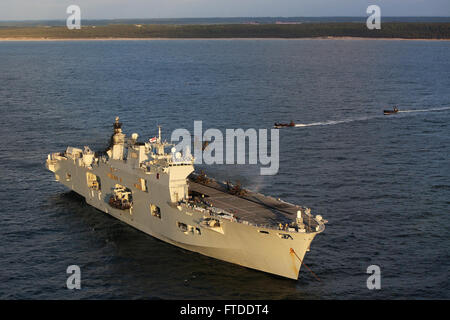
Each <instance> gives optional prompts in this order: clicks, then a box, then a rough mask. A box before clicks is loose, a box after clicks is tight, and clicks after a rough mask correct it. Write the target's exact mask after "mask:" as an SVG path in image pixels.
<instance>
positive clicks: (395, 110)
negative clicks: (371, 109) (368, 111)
mask: <svg viewBox="0 0 450 320" xmlns="http://www.w3.org/2000/svg"><path fill="white" fill-rule="evenodd" d="M398 111H399V110H398V107H397V106H394V107H393V108H392V110H383V114H384V115H386V116H387V115H390V114H395V113H397V112H398Z"/></svg>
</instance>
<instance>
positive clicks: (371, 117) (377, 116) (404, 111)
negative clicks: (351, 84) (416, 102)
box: [295, 107, 450, 127]
mask: <svg viewBox="0 0 450 320" xmlns="http://www.w3.org/2000/svg"><path fill="white" fill-rule="evenodd" d="M442 110H450V107H443V108H432V109H422V110H399V111H398V113H401V112H403V113H412V112H432V111H442ZM380 112H381V111H380ZM383 117H389V118H390V117H395V115H389V116H384V115H376V116H366V117H357V118H348V119H342V120H328V121H321V122H312V123H297V124H296V125H295V126H296V127H313V126H329V125H335V124H341V123H348V122H354V121H367V120H370V119H374V118H383Z"/></svg>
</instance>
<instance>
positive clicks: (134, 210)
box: [46, 117, 327, 279]
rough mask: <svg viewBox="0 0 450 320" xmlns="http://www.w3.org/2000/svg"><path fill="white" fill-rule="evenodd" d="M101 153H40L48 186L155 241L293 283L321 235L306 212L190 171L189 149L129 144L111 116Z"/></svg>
mask: <svg viewBox="0 0 450 320" xmlns="http://www.w3.org/2000/svg"><path fill="white" fill-rule="evenodd" d="M113 128H114V133H113V135H112V137H111V141H110V146H109V148H108V149H107V150H106V151H104V152H93V151H92V150H91V149H90V148H89V147H88V146H85V147H84V150H82V149H79V148H75V147H67V149H66V150H65V151H64V152H56V153H51V154H49V155H48V158H47V160H46V168H47V169H48V170H50V171H51V172H53V173H54V175H55V180H56V181H58V182H60V183H62V184H63V185H65V186H66V187H67V188H69V189H71V190H73V191H75V192H76V193H78V194H79V195H81V196H82V197H84V198H85V200H86V202H87V203H88V204H89V205H91V206H93V207H95V208H97V209H99V210H101V211H103V212H105V213H107V214H109V215H111V216H113V217H115V218H117V219H119V220H121V221H123V222H125V223H127V224H129V225H131V226H133V227H134V228H136V229H138V230H141V231H143V232H145V233H147V234H149V235H151V236H153V237H155V238H158V239H160V240H162V241H165V242H167V243H170V244H172V245H175V246H177V247H180V248H183V249H186V250H190V251H194V252H197V253H200V254H203V255H205V256H208V257H212V258H216V259H219V260H223V261H227V262H230V263H234V264H237V265H241V266H244V267H248V268H252V269H256V270H260V271H263V272H267V273H271V274H275V275H278V276H282V277H286V278H290V279H298V276H299V271H300V267H301V265H302V264H303V259H304V257H305V254H306V252H307V251H309V248H310V244H311V241H312V240H313V239H314V237H315V236H316V235H317V234H319V233H321V232H323V231H324V229H325V223H326V222H327V221H326V220H324V219H323V218H322V217H321V216H320V215H316V216H313V215H312V214H311V210H310V209H309V208H306V207H302V206H298V205H294V204H291V203H288V202H285V201H282V200H281V199H275V198H273V197H268V196H264V195H262V194H260V193H257V192H252V191H249V190H245V189H243V188H242V187H241V186H240V184H238V183H236V184H231V183H230V182H219V181H217V180H214V179H211V178H209V177H207V176H206V175H205V174H204V173H203V172H200V173H195V172H194V158H193V157H192V155H190V152H189V150H187V152H185V153H186V154H182V153H181V152H176V150H175V148H173V147H172V148H171V149H170V150H168V152H166V149H169V148H170V147H171V144H170V143H168V142H167V141H162V139H161V127H159V131H158V135H157V136H156V137H154V138H152V139H149V140H148V142H140V141H138V138H139V136H138V135H137V134H136V133H133V134H132V135H131V137H130V139H127V138H126V135H125V134H124V133H123V132H122V124H121V123H120V122H119V118H118V117H117V118H116V121H115V123H114V125H113Z"/></svg>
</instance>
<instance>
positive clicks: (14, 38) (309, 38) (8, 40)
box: [0, 36, 450, 42]
mask: <svg viewBox="0 0 450 320" xmlns="http://www.w3.org/2000/svg"><path fill="white" fill-rule="evenodd" d="M158 40H160V41H161V40H164V41H165V40H197V41H198V40H216V41H217V40H390V41H450V39H430V38H411V39H409V38H369V37H348V36H347V37H305V38H282V37H267V38H261V37H259V38H258V37H255V38H252V37H247V38H245V37H230V38H155V37H152V38H123V37H117V38H112V37H99V38H35V37H8V38H0V42H21V41H23V42H25V41H36V42H41V41H43V42H52V41H158Z"/></svg>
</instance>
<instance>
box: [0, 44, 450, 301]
mask: <svg viewBox="0 0 450 320" xmlns="http://www.w3.org/2000/svg"><path fill="white" fill-rule="evenodd" d="M394 104H398V105H399V108H400V110H401V111H405V112H400V113H398V114H397V115H394V116H383V114H382V110H383V109H384V107H385V106H392V105H394ZM0 110H1V117H0V190H1V191H0V201H1V202H0V203H1V206H0V244H1V245H0V298H1V299H80V298H81V299H118V298H126V299H128V298H131V299H158V298H162V299H203V298H207V299H356V298H358V299H436V298H437V299H448V298H450V283H449V270H450V250H449V249H450V237H449V231H450V219H449V213H450V161H449V155H450V42H448V41H384V40H348V41H347V40H234V41H233V40H187V41H185V40H171V41H86V42H84V41H73V42H71V41H61V42H0ZM116 115H118V116H120V119H121V121H122V122H123V123H124V125H123V128H124V131H125V132H126V133H128V134H131V133H132V132H138V133H140V136H141V137H143V138H144V137H153V136H154V135H155V134H156V133H157V129H156V125H158V124H160V125H162V127H163V135H165V137H166V138H169V136H170V133H171V131H172V130H174V129H176V128H186V129H188V130H192V128H193V122H194V120H202V121H203V127H204V128H205V129H206V128H218V129H220V130H223V132H225V129H226V128H243V129H247V128H256V129H259V128H270V127H271V126H272V125H273V123H274V122H276V121H277V122H278V121H283V122H288V121H290V120H293V121H295V122H296V123H298V124H302V125H303V126H301V127H295V128H289V129H282V130H280V170H279V172H278V174H277V175H275V176H261V175H259V167H258V166H238V165H223V166H218V165H215V166H206V165H203V166H200V167H199V168H202V169H204V170H206V172H207V173H208V174H209V175H210V176H213V177H216V178H218V179H231V180H233V181H235V180H240V181H241V182H242V184H243V185H244V186H245V187H247V188H250V189H253V190H257V191H259V192H262V193H264V194H268V195H273V196H275V197H280V198H281V199H284V200H286V201H289V202H293V203H296V204H301V205H305V206H308V207H311V208H312V210H313V213H314V214H320V215H322V216H323V217H324V218H325V219H327V220H328V221H329V223H328V224H327V228H326V230H325V232H323V233H322V234H320V235H318V236H317V237H316V239H315V240H314V241H313V243H312V245H311V251H310V252H309V253H307V255H306V258H305V263H306V264H307V265H308V267H310V268H311V270H313V271H314V273H315V274H316V275H317V276H318V277H319V278H320V280H321V281H320V282H319V281H318V280H316V278H315V277H314V276H313V275H312V274H311V273H310V272H309V271H308V270H307V269H306V268H302V270H301V271H300V277H299V279H298V281H293V280H287V279H283V278H280V277H276V276H273V275H269V274H265V273H262V272H257V271H253V270H250V269H246V268H243V267H240V266H236V265H231V264H228V263H225V262H221V261H218V260H215V259H211V258H207V257H204V256H200V255H198V254H195V253H192V252H187V251H184V250H182V249H179V248H176V247H174V246H171V245H169V244H166V243H163V242H161V241H158V240H155V239H153V238H152V237H150V236H148V235H146V234H144V233H142V232H140V231H137V230H135V229H133V228H132V227H129V226H128V225H126V224H124V223H122V222H120V221H117V220H115V219H114V218H111V217H110V216H108V215H106V214H104V213H102V212H100V211H98V210H96V209H94V208H92V207H90V206H88V205H86V203H85V202H84V201H83V199H82V198H80V197H78V196H76V195H75V194H74V193H71V192H69V190H67V189H66V188H64V187H63V186H62V185H60V184H58V183H56V182H55V181H54V177H53V175H52V174H51V173H50V172H48V171H46V169H45V167H44V163H45V159H46V156H47V154H48V153H50V152H57V151H63V150H65V148H66V147H67V146H68V145H72V146H79V147H83V146H84V145H89V146H91V147H92V148H93V149H101V148H104V147H105V146H106V145H107V144H108V139H109V137H110V135H111V125H112V122H113V121H114V117H115V116H116ZM73 264H75V265H78V266H80V268H81V290H68V289H67V288H66V279H67V277H68V275H67V274H66V268H67V267H68V266H69V265H73ZM369 265H378V266H379V267H380V269H381V289H379V290H369V289H368V288H367V286H366V280H367V278H368V276H369V274H367V273H366V270H367V267H368V266H369Z"/></svg>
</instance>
